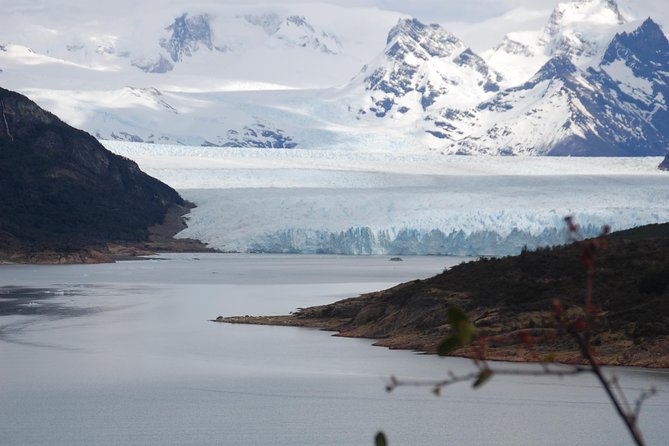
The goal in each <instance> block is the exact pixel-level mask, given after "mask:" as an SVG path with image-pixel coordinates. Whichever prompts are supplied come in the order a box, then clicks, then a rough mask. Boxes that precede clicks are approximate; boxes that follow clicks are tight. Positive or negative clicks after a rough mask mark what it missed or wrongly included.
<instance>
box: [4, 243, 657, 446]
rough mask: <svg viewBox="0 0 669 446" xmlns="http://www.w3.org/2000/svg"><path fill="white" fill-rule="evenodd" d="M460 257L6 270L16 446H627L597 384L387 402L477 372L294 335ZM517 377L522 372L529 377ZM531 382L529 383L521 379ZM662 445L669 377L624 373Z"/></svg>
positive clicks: (228, 260)
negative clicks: (339, 304) (248, 318)
mask: <svg viewBox="0 0 669 446" xmlns="http://www.w3.org/2000/svg"><path fill="white" fill-rule="evenodd" d="M462 260H463V259H461V258H452V257H405V258H404V261H402V262H390V261H389V259H388V257H373V256H370V257H347V256H317V255H313V256H311V255H292V256H291V255H244V254H197V255H193V254H174V255H171V254H170V255H161V256H155V257H152V258H151V259H150V260H143V261H130V262H119V263H116V264H109V265H67V266H32V265H30V266H26V265H8V266H7V265H6V266H0V444H2V445H21V446H23V445H45V444H49V445H119V444H123V445H168V444H173V445H361V446H362V445H372V444H373V438H374V435H375V434H376V432H377V431H378V430H380V429H382V430H384V431H385V432H386V434H387V436H388V438H389V440H390V444H391V445H393V446H395V445H416V444H420V445H431V444H460V445H491V446H492V445H495V446H500V445H574V444H577V445H607V446H610V445H628V444H631V440H630V439H629V436H628V434H627V432H626V431H625V429H624V427H623V425H622V424H621V422H620V421H619V420H618V419H617V418H616V414H615V413H614V410H613V408H612V407H611V406H610V405H609V403H608V402H607V399H606V397H605V395H604V392H603V391H602V389H601V388H600V387H599V386H598V385H597V383H596V382H595V381H594V379H592V378H591V377H589V376H579V377H574V378H565V379H555V378H551V377H541V378H527V377H518V376H514V377H494V378H493V380H492V381H491V382H490V383H488V384H486V385H485V386H483V387H482V388H481V389H478V390H473V389H472V388H471V386H470V385H469V384H462V385H456V386H452V387H450V388H447V389H444V392H443V395H442V396H441V397H435V396H434V395H432V394H431V393H430V391H429V389H427V388H412V387H404V388H400V389H397V390H396V391H394V392H392V393H390V394H389V393H386V392H385V390H384V386H385V382H386V381H387V379H388V377H390V376H391V375H395V376H398V377H400V378H406V379H436V378H440V377H444V376H446V374H447V372H448V371H449V370H453V371H455V372H463V371H466V370H469V369H470V368H471V362H470V361H469V360H466V359H460V358H438V357H434V356H429V355H420V354H416V353H413V352H408V351H393V350H388V349H385V348H379V347H373V346H371V344H372V341H369V340H363V339H347V338H339V337H333V336H331V333H328V332H323V331H319V330H313V329H305V328H293V327H262V326H244V325H228V324H217V323H213V322H209V319H213V318H215V317H216V316H218V315H224V316H230V315H246V314H249V315H263V314H264V315H273V314H286V313H288V312H290V311H294V310H295V309H296V308H299V307H306V306H310V305H318V304H324V303H329V302H333V301H335V300H338V299H341V298H345V297H352V296H357V295H358V294H360V293H364V292H369V291H374V290H379V289H383V288H387V287H390V286H392V285H394V284H397V283H399V282H402V281H407V280H411V279H416V278H424V277H428V276H431V275H434V274H435V273H438V272H440V271H442V270H443V269H444V268H445V267H447V266H450V265H453V264H457V263H459V262H461V261H462ZM514 367H523V366H519V365H516V366H514ZM524 367H529V366H524ZM609 372H610V373H615V374H616V375H617V376H618V378H619V380H620V383H621V385H622V387H623V388H624V390H625V391H626V393H627V394H628V396H630V398H632V399H634V398H635V397H636V395H637V394H638V393H639V392H640V391H642V390H644V389H647V388H649V387H650V386H654V387H656V388H657V390H658V395H656V396H655V397H653V398H652V399H651V400H649V401H648V402H647V403H646V404H645V405H644V408H643V411H642V414H641V428H642V430H643V432H644V434H645V436H646V439H647V442H648V444H649V445H652V444H658V445H659V444H667V443H668V442H669V426H668V424H667V416H666V414H667V411H668V409H669V371H667V370H643V369H635V368H612V369H609Z"/></svg>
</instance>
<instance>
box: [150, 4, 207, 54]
mask: <svg viewBox="0 0 669 446" xmlns="http://www.w3.org/2000/svg"><path fill="white" fill-rule="evenodd" d="M166 30H167V31H170V32H171V33H172V35H171V36H170V38H169V39H161V40H160V46H162V47H163V48H165V49H166V50H167V51H168V52H169V53H170V57H171V58H172V60H173V61H174V62H179V61H181V60H183V57H184V56H192V55H193V53H194V52H196V51H197V50H198V48H199V47H200V45H204V46H205V47H206V48H208V49H209V50H213V49H214V46H213V44H212V42H211V35H212V32H211V27H210V25H209V16H208V15H206V14H199V15H194V16H190V17H189V16H188V14H183V15H181V16H180V17H177V18H176V19H174V23H173V24H171V25H170V26H168V27H167V28H166Z"/></svg>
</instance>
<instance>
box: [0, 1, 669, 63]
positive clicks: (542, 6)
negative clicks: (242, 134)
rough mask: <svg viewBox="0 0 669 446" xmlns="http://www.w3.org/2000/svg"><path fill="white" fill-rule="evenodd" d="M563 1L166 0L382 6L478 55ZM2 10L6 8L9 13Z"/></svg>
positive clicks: (37, 4)
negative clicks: (438, 29) (437, 27)
mask: <svg viewBox="0 0 669 446" xmlns="http://www.w3.org/2000/svg"><path fill="white" fill-rule="evenodd" d="M560 1H569V0H196V1H189V0H163V1H162V2H161V4H164V5H165V6H166V7H167V6H168V5H170V6H175V5H192V4H197V5H207V4H211V5H216V6H225V5H244V6H248V5H271V6H279V5H286V4H289V5H294V4H304V3H307V4H312V5H313V4H318V3H328V4H334V5H338V6H343V7H365V8H377V9H382V10H387V11H396V12H400V13H402V14H406V15H409V16H412V17H416V18H418V19H419V20H421V21H423V22H425V23H439V24H441V25H443V26H444V27H445V28H446V29H448V30H449V31H451V32H452V33H454V34H455V35H456V36H458V37H460V38H461V39H462V40H463V41H464V42H466V43H467V45H468V46H471V47H472V49H474V50H475V51H479V52H481V51H484V50H486V49H490V48H491V47H493V46H495V45H496V44H498V43H499V42H500V41H501V40H502V38H503V37H504V35H505V34H507V33H508V32H512V31H527V30H538V29H541V28H542V27H543V25H544V24H545V23H546V21H547V19H548V17H549V15H550V13H551V11H552V10H553V8H554V7H555V6H556V5H557V4H558V3H559V2H560ZM0 2H2V4H3V7H4V8H6V9H7V10H15V11H16V10H22V11H30V10H40V9H45V10H46V9H52V8H53V7H54V6H57V5H60V7H59V8H57V9H59V10H61V11H71V13H74V12H75V10H77V9H80V10H88V12H89V13H90V12H91V10H93V11H105V10H106V9H109V10H113V11H119V10H127V11H137V10H139V9H142V6H146V7H148V8H149V10H148V11H149V13H150V8H152V7H153V6H152V3H153V4H155V1H154V2H146V1H145V2H143V1H142V0H139V1H137V0H98V1H96V2H78V0H77V1H75V0H30V1H26V0H0ZM617 2H618V4H619V6H620V8H621V10H622V11H623V13H624V14H626V15H628V16H632V17H633V18H640V19H643V18H646V17H648V16H651V17H653V18H654V19H655V20H656V21H657V22H658V23H660V25H663V26H664V27H665V32H666V30H668V29H669V0H617ZM4 8H3V9H4Z"/></svg>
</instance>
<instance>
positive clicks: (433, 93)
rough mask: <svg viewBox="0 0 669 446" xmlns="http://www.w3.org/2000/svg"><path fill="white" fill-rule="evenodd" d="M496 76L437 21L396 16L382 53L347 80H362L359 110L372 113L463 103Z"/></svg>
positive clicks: (491, 85)
mask: <svg viewBox="0 0 669 446" xmlns="http://www.w3.org/2000/svg"><path fill="white" fill-rule="evenodd" d="M499 80H500V76H499V75H497V74H496V73H494V72H492V70H490V69H489V68H488V67H487V65H486V63H485V62H484V61H483V59H481V58H480V57H479V56H477V55H476V54H474V53H473V52H472V51H471V50H469V49H468V48H467V47H466V46H465V44H464V43H463V42H462V41H460V39H458V38H457V37H455V36H454V35H453V34H451V33H449V32H448V31H446V30H445V29H443V28H442V27H441V26H439V25H436V24H433V25H425V24H423V23H421V22H419V21H418V20H416V19H401V20H400V21H399V23H398V24H397V25H396V26H395V27H393V28H392V29H391V30H390V33H389V34H388V39H387V44H386V49H385V51H384V52H383V54H382V55H381V56H380V57H378V58H377V59H375V60H374V62H372V63H371V64H369V65H366V66H365V67H364V68H363V70H362V71H361V73H360V74H359V75H358V76H357V77H356V78H355V79H354V80H353V81H352V85H354V86H357V84H362V86H363V87H364V90H365V92H366V94H364V93H363V95H364V96H366V97H365V98H364V99H365V101H366V103H365V104H364V105H363V107H361V108H360V109H359V110H358V113H360V114H365V113H367V112H372V113H373V114H374V115H375V116H377V117H385V116H386V115H388V114H390V115H394V116H397V114H405V113H407V112H409V111H410V110H412V109H418V110H421V111H427V110H428V109H432V108H438V109H441V108H445V107H457V108H467V107H471V106H472V105H475V104H477V103H478V102H480V101H481V100H482V99H484V98H485V97H486V96H489V95H488V94H487V93H488V92H491V91H497V90H499V87H498V85H497V82H498V81H499Z"/></svg>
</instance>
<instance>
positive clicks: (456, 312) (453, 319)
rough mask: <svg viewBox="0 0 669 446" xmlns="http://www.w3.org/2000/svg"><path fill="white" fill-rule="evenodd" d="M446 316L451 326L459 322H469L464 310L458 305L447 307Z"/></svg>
mask: <svg viewBox="0 0 669 446" xmlns="http://www.w3.org/2000/svg"><path fill="white" fill-rule="evenodd" d="M446 316H447V317H448V323H449V324H451V325H453V326H455V325H458V324H459V323H461V322H469V319H468V318H467V315H466V314H465V312H464V311H462V310H461V309H460V308H458V307H449V308H448V313H447V315H446Z"/></svg>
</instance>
